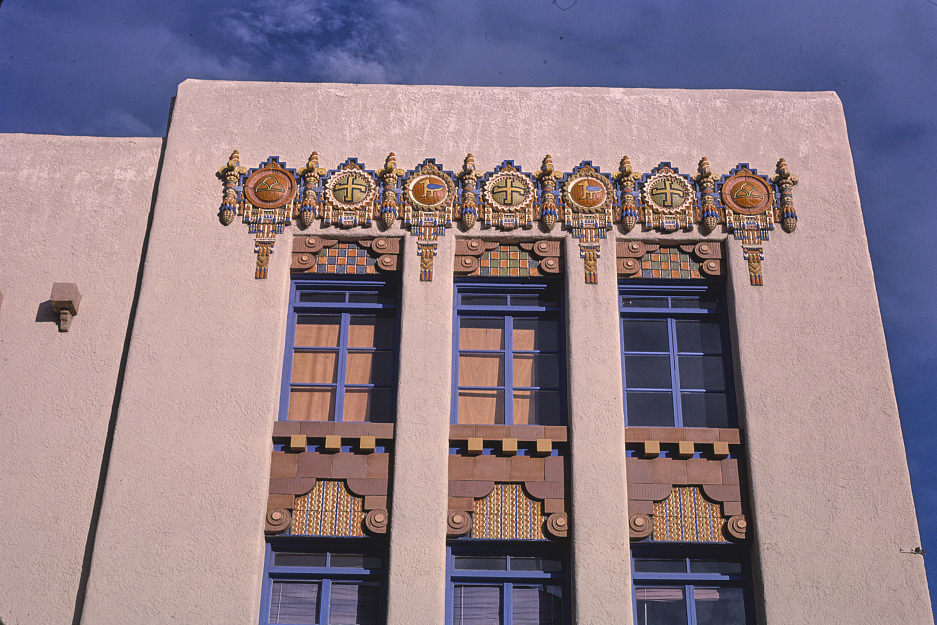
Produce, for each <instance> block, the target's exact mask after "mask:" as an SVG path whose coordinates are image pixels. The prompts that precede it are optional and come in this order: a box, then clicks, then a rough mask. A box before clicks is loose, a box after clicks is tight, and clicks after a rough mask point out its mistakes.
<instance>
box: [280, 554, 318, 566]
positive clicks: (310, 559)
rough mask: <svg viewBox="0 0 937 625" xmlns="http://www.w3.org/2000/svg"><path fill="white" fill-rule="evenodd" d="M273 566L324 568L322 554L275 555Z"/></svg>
mask: <svg viewBox="0 0 937 625" xmlns="http://www.w3.org/2000/svg"><path fill="white" fill-rule="evenodd" d="M273 565H274V566H307V567H309V566H313V567H314V566H325V554H324V553H275V554H273Z"/></svg>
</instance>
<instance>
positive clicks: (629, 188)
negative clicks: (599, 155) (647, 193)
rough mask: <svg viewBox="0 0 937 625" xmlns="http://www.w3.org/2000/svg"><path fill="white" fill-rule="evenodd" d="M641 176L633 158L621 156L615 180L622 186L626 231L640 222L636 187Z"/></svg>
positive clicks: (622, 217)
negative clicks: (635, 170)
mask: <svg viewBox="0 0 937 625" xmlns="http://www.w3.org/2000/svg"><path fill="white" fill-rule="evenodd" d="M639 178H641V175H640V174H636V173H635V172H634V169H633V168H632V167H631V159H629V158H628V157H627V156H622V157H621V162H620V163H619V164H618V173H617V174H615V180H617V181H618V186H619V187H621V211H620V219H621V225H622V226H623V227H624V229H625V232H629V231H630V230H631V229H632V228H634V226H635V224H637V223H638V192H637V190H636V187H635V183H636V182H637V180H638V179H639Z"/></svg>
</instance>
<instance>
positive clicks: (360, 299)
mask: <svg viewBox="0 0 937 625" xmlns="http://www.w3.org/2000/svg"><path fill="white" fill-rule="evenodd" d="M393 301H394V300H393V299H392V298H390V297H387V296H385V295H381V292H380V291H351V292H350V293H349V294H348V302H349V303H350V304H380V303H384V302H386V303H393Z"/></svg>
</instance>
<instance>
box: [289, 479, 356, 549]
mask: <svg viewBox="0 0 937 625" xmlns="http://www.w3.org/2000/svg"><path fill="white" fill-rule="evenodd" d="M363 501H364V500H363V498H362V497H355V496H354V495H352V494H351V493H350V492H348V489H347V488H346V487H345V483H344V482H342V481H336V480H319V481H317V482H316V485H315V486H314V487H313V488H312V490H311V491H309V493H307V494H305V495H300V496H299V497H296V501H295V508H294V511H293V525H292V527H291V528H290V533H291V534H292V535H294V536H364V535H365V533H364V529H363V528H362V521H364V515H365V513H364V506H363Z"/></svg>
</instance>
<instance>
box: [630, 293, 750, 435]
mask: <svg viewBox="0 0 937 625" xmlns="http://www.w3.org/2000/svg"><path fill="white" fill-rule="evenodd" d="M627 295H631V296H635V297H659V298H663V297H666V298H668V306H667V307H650V306H648V307H639V306H634V307H626V306H624V305H623V304H622V299H623V297H625V296H627ZM700 296H708V298H709V301H712V302H714V303H715V304H716V306H715V307H714V308H702V307H694V308H691V307H673V306H672V305H670V304H671V303H672V300H671V298H681V297H684V298H685V297H700ZM618 311H619V321H618V334H619V336H618V340H619V346H618V351H619V354H620V356H621V387H622V403H623V410H624V415H625V425H626V426H630V427H675V428H684V427H691V428H737V427H738V410H737V406H736V401H737V399H736V393H735V386H734V375H735V371H734V368H733V359H732V357H731V355H732V351H731V349H732V348H731V342H730V340H729V326H728V315H727V311H726V306H725V293H724V288H723V285H722V284H721V283H719V284H712V283H709V282H705V283H700V282H698V281H695V282H690V281H676V280H674V281H669V282H651V281H645V280H642V281H640V282H638V281H636V280H619V282H618ZM626 319H627V320H638V321H640V320H666V321H667V333H668V339H667V340H668V352H667V355H668V356H669V357H670V388H669V389H663V388H645V387H632V388H629V387H628V385H627V379H626V378H627V376H626V371H625V356H626V355H628V354H632V355H633V354H648V355H663V354H664V352H634V351H632V352H626V351H625V329H624V321H625V320H626ZM681 320H715V321H717V322H718V325H719V334H720V353H719V357H720V358H721V360H722V370H723V380H724V385H723V386H724V388H723V390H722V391H721V392H722V393H723V394H724V395H725V401H726V424H725V425H709V424H704V425H686V424H685V419H684V409H683V400H682V394H683V393H684V392H686V393H698V394H705V393H707V392H713V391H712V389H706V388H692V387H682V386H681V382H680V363H679V356H686V355H693V356H697V355H698V356H702V357H705V356H712V355H713V354H709V353H707V352H698V353H697V352H681V351H679V346H678V345H677V340H676V323H677V322H678V321H681ZM664 390H668V392H669V393H670V395H671V404H672V408H673V421H672V423H671V424H669V425H668V424H649V425H639V424H633V423H630V422H629V418H628V393H629V391H631V392H655V391H656V392H662V391H664ZM715 392H719V391H715Z"/></svg>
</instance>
